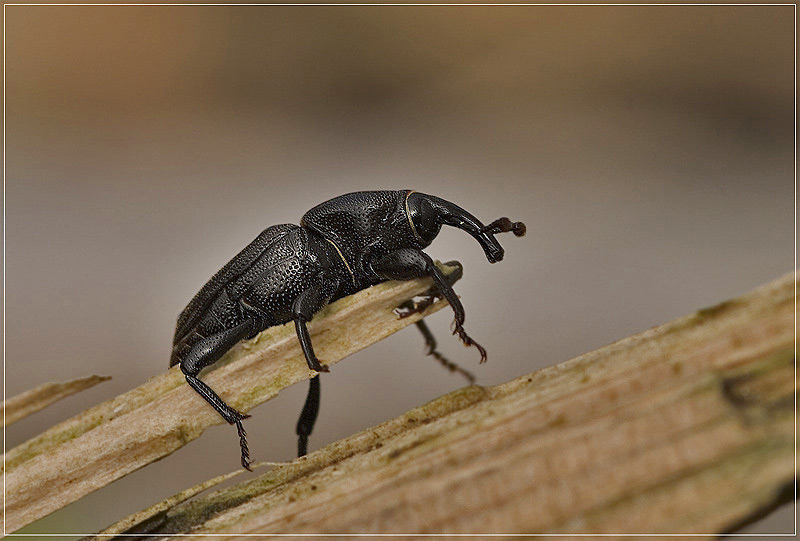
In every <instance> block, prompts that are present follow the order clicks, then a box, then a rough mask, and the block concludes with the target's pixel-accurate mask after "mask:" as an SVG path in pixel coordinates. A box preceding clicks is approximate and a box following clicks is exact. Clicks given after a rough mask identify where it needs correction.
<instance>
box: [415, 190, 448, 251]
mask: <svg viewBox="0 0 800 541" xmlns="http://www.w3.org/2000/svg"><path fill="white" fill-rule="evenodd" d="M407 203H408V218H409V219H410V220H411V224H412V226H413V229H414V232H415V234H416V236H417V237H418V239H417V240H419V241H420V242H421V243H422V244H423V246H427V245H428V244H430V243H431V242H433V239H435V238H436V235H438V234H439V230H441V228H442V223H441V221H440V220H439V214H440V213H439V212H438V211H437V210H436V208H435V207H434V206H433V204H432V203H431V202H430V201H428V199H427V198H426V197H425V194H421V193H418V192H414V193H412V194H411V195H409V196H408V200H407Z"/></svg>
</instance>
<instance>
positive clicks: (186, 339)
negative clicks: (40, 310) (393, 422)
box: [170, 190, 525, 469]
mask: <svg viewBox="0 0 800 541" xmlns="http://www.w3.org/2000/svg"><path fill="white" fill-rule="evenodd" d="M442 225H449V226H453V227H458V228H459V229H463V230H464V231H466V232H467V233H469V234H470V235H472V236H473V237H474V238H475V240H477V241H478V243H479V244H480V245H481V247H482V248H483V250H484V252H485V254H486V258H487V259H488V260H489V262H490V263H496V262H497V261H500V260H502V259H503V248H502V247H501V246H500V244H499V243H498V242H497V240H496V239H495V237H494V235H495V234H497V233H504V232H509V231H511V232H513V233H514V234H515V235H517V236H522V235H524V234H525V225H524V224H523V223H522V222H512V221H510V220H509V219H508V218H500V219H498V220H495V221H493V222H492V223H490V224H489V225H483V224H482V223H481V222H480V221H479V220H478V219H477V218H475V217H474V216H473V215H472V214H470V213H469V212H467V211H466V210H464V209H462V208H461V207H459V206H457V205H455V204H453V203H450V202H449V201H446V200H444V199H441V198H439V197H435V196H432V195H426V194H423V193H419V192H415V191H412V190H400V191H374V192H355V193H350V194H347V195H342V196H340V197H336V198H334V199H331V200H330V201H326V202H325V203H322V204H320V205H317V206H316V207H314V208H313V209H311V210H310V211H308V212H307V213H306V214H305V216H303V218H302V220H301V221H300V226H296V225H292V224H282V225H275V226H272V227H270V228H268V229H265V230H264V231H263V232H262V233H261V234H260V235H259V236H258V237H257V238H256V239H255V240H254V241H253V242H251V243H250V244H249V245H248V246H247V247H245V249H244V250H242V251H241V252H240V253H239V254H237V255H236V256H235V257H234V258H233V259H232V260H231V261H230V262H228V264H227V265H225V266H224V267H223V268H222V269H221V270H220V271H219V272H217V273H216V274H215V275H214V276H213V277H212V278H211V280H209V282H208V283H207V284H206V285H205V286H203V288H202V289H201V290H200V292H199V293H198V294H197V295H195V297H194V298H193V299H192V300H191V302H189V305H188V306H187V307H186V308H185V309H184V310H183V312H181V314H180V316H179V317H178V323H177V326H176V329H175V338H174V341H173V349H172V357H171V360H170V366H173V365H175V364H180V367H181V370H182V371H183V373H184V375H185V376H186V381H187V382H188V383H189V385H191V386H192V388H194V390H195V391H197V392H198V393H200V395H201V396H202V397H203V398H205V399H206V400H207V401H208V402H209V403H210V404H211V405H212V406H213V407H214V409H215V410H217V412H219V414H220V415H222V417H223V418H224V419H225V420H226V421H227V422H228V423H230V424H235V425H236V427H237V429H238V432H239V440H240V444H241V450H242V466H244V467H245V468H247V469H249V452H248V448H247V440H246V435H245V432H244V428H243V427H242V419H244V418H246V417H248V415H245V414H243V413H241V412H239V411H237V410H235V409H234V408H232V407H230V406H229V405H228V404H226V403H225V402H224V401H223V400H222V399H221V398H220V397H219V396H217V394H216V393H215V392H214V391H213V390H212V389H211V388H210V387H209V386H208V385H206V384H205V383H203V382H202V381H201V380H200V379H199V378H198V377H197V375H198V374H199V373H200V371H201V370H202V369H203V368H204V367H206V366H208V365H210V364H212V363H214V362H215V361H217V360H218V359H219V358H220V357H221V356H222V355H223V354H224V353H225V352H226V351H227V350H228V349H230V348H231V347H232V346H233V345H234V344H236V343H237V342H239V341H240V340H244V339H247V338H252V337H254V336H256V335H257V334H258V333H259V332H261V331H263V330H264V329H266V328H268V327H272V326H274V325H281V324H283V323H287V322H289V321H294V323H295V328H296V331H297V337H298V338H299V340H300V345H301V347H302V350H303V353H304V355H305V358H306V361H307V362H308V366H309V368H310V369H311V370H315V371H317V372H327V371H328V368H327V367H326V366H325V365H323V364H320V362H319V360H318V359H317V357H316V355H315V353H314V348H313V347H312V345H311V338H310V336H309V333H308V329H307V327H306V323H307V322H308V321H310V320H311V318H312V317H313V315H314V313H316V312H317V311H319V310H320V309H321V308H322V307H324V306H325V305H326V304H328V303H329V302H332V301H335V300H337V299H340V298H342V297H345V296H347V295H351V294H353V293H355V292H357V291H360V290H362V289H365V288H367V287H370V286H372V285H375V284H378V283H380V282H384V281H387V280H411V279H414V278H419V277H423V276H431V277H432V278H433V281H434V285H435V286H436V288H437V289H438V292H439V293H440V294H441V296H443V297H444V298H445V299H447V301H448V302H449V303H450V306H451V307H452V308H453V311H454V312H455V331H454V333H458V335H459V337H460V338H461V340H462V341H463V342H464V343H465V344H466V345H474V346H476V347H477V348H479V350H480V352H481V362H483V361H485V360H486V351H485V350H484V349H483V348H482V347H480V345H478V344H477V343H475V342H474V341H473V340H472V339H471V338H470V337H469V336H468V335H467V333H466V332H465V331H464V327H463V323H464V308H463V307H462V305H461V302H460V301H459V299H458V297H457V296H456V294H455V292H454V291H453V288H452V287H451V285H450V283H449V282H448V281H447V279H446V278H445V277H444V276H443V274H442V273H441V271H440V270H439V269H438V268H437V267H436V266H435V265H434V264H433V261H432V260H431V258H430V257H428V255H427V254H425V252H423V251H422V249H423V248H425V247H426V246H428V245H429V244H430V243H431V242H432V241H433V239H434V238H435V237H436V235H437V234H438V233H439V230H440V229H441V227H442ZM431 340H432V337H430V339H429V336H428V335H426V342H428V344H429V346H430V345H431ZM318 409H319V375H317V376H315V377H313V378H312V379H311V386H310V390H309V396H308V399H307V400H306V404H305V407H304V408H303V413H302V414H301V417H300V420H299V421H298V423H297V434H298V436H299V442H298V454H299V455H300V456H302V455H304V454H305V451H306V443H307V440H308V436H309V435H310V433H311V430H312V428H313V425H314V421H315V420H316V417H317V411H318Z"/></svg>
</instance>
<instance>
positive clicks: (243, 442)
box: [236, 415, 253, 471]
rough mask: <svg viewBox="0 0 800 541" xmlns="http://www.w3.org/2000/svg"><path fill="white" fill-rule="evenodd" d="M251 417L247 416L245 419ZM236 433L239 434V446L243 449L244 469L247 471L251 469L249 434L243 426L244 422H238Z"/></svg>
mask: <svg viewBox="0 0 800 541" xmlns="http://www.w3.org/2000/svg"><path fill="white" fill-rule="evenodd" d="M247 417H250V416H249V415H245V416H244V418H247ZM236 432H237V433H238V434H239V446H240V447H241V448H242V467H243V468H244V469H246V470H247V471H253V470H251V469H250V449H249V448H248V447H247V432H246V431H245V429H244V425H242V421H241V420H239V421H236Z"/></svg>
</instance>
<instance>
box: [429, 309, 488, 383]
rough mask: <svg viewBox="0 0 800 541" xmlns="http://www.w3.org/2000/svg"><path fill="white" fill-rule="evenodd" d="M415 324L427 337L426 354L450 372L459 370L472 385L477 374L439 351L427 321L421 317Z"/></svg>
mask: <svg viewBox="0 0 800 541" xmlns="http://www.w3.org/2000/svg"><path fill="white" fill-rule="evenodd" d="M415 324H416V326H417V328H418V329H419V332H421V333H422V337H423V338H424V339H425V348H426V351H425V354H426V355H430V356H431V357H433V358H434V359H436V360H437V361H439V364H441V365H442V366H444V367H445V368H447V369H448V370H449V371H450V372H457V373H459V374H461V375H462V376H464V377H465V378H466V379H467V381H468V382H469V384H470V385H474V384H475V376H474V375H473V374H472V372H470V371H469V370H465V369H463V368H461V367H460V366H458V365H457V364H456V363H454V362H452V361H451V360H450V359H448V358H447V357H445V356H444V355H442V354H441V353H439V351H438V350H437V349H436V338H435V337H434V336H433V333H432V332H431V330H430V328H429V327H428V325H427V324H426V323H425V320H424V319H420V320H419V321H417V322H416V323H415Z"/></svg>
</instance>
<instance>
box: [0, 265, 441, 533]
mask: <svg viewBox="0 0 800 541" xmlns="http://www.w3.org/2000/svg"><path fill="white" fill-rule="evenodd" d="M442 268H443V270H445V272H446V273H449V272H451V271H452V270H454V268H453V267H450V268H444V267H442ZM431 287H432V280H431V279H430V278H426V279H420V280H413V281H409V282H387V283H383V284H379V285H377V286H375V287H372V288H369V289H367V290H364V291H361V292H359V293H357V294H355V295H351V296H349V297H346V298H344V299H341V300H340V301H337V302H335V303H333V304H331V305H330V306H328V307H326V308H325V309H323V310H322V311H321V312H320V313H318V314H317V316H316V317H315V318H314V320H312V322H311V323H310V324H309V330H310V332H311V334H312V337H313V340H314V346H315V349H316V351H317V353H318V355H319V356H320V358H321V359H322V360H323V362H326V363H327V364H329V365H332V364H335V363H337V362H338V361H339V360H341V359H342V358H344V357H346V356H347V355H350V354H352V353H354V352H356V351H358V350H360V349H363V348H365V347H367V346H369V345H371V344H373V343H375V342H377V341H379V340H381V339H383V338H385V337H386V336H388V335H390V334H392V333H394V332H396V331H398V330H399V329H401V328H403V327H405V326H407V325H409V324H411V323H413V322H414V321H417V320H418V319H420V318H421V317H423V316H424V315H428V314H431V313H433V312H435V311H436V310H438V309H440V308H441V307H443V306H446V305H447V304H446V303H445V302H443V301H440V302H437V303H436V304H434V305H433V306H431V307H429V308H428V309H427V310H426V311H425V312H423V313H422V314H414V315H412V316H410V317H408V318H405V319H399V318H398V317H397V315H396V314H395V313H394V312H393V310H394V308H396V307H397V306H398V305H400V304H402V303H403V302H405V301H406V300H408V299H411V298H412V297H414V296H416V295H421V294H423V293H424V292H426V291H427V290H429V289H430V288H431ZM165 364H166V357H165ZM215 368H216V369H215V370H213V371H211V372H209V373H208V374H207V375H204V376H203V379H204V380H205V381H206V382H207V383H208V384H209V385H210V386H211V387H212V388H214V389H217V390H219V392H220V394H221V396H222V397H223V399H225V400H226V401H227V402H228V403H229V404H230V405H231V406H233V407H235V408H237V409H239V410H240V411H245V412H246V411H249V410H251V409H252V408H254V407H255V406H257V405H258V404H261V403H263V402H265V401H267V400H269V399H270V398H272V397H274V396H275V395H277V394H278V392H279V391H280V390H281V389H284V388H286V387H288V386H290V385H292V384H294V383H297V382H299V381H302V380H303V379H307V378H309V377H310V376H311V375H312V374H313V372H311V371H310V370H309V369H308V367H307V365H306V361H305V358H304V357H303V353H302V351H301V350H300V346H299V344H298V341H297V337H296V335H295V330H294V325H293V324H291V325H283V326H280V327H272V328H270V329H267V330H266V331H264V332H263V333H261V334H260V335H259V336H257V337H256V338H254V339H253V340H250V341H248V342H244V343H240V344H238V345H237V346H235V347H234V348H232V349H231V351H229V352H228V353H227V354H226V355H225V357H223V358H222V359H221V360H220V361H219V363H217V364H216V365H215ZM223 422H224V421H223V420H222V418H221V417H220V416H219V415H218V414H217V413H216V412H215V411H214V410H213V409H212V408H211V407H209V406H208V405H207V404H206V403H205V401H204V400H203V399H202V398H201V397H200V396H199V395H198V394H197V393H195V392H194V391H193V390H192V389H191V388H190V387H189V386H188V385H186V384H185V380H184V378H183V375H182V374H181V372H180V370H179V369H178V367H177V366H175V367H173V368H172V369H170V370H169V371H166V372H164V373H163V374H161V375H158V376H156V377H154V378H151V379H150V380H148V381H147V382H146V383H144V384H143V385H141V386H139V387H137V388H135V389H133V390H131V391H128V392H127V393H125V394H123V395H120V396H118V397H116V398H114V399H112V400H109V401H107V402H104V403H102V404H99V405H98V406H95V407H93V408H91V409H89V410H86V411H85V412H83V413H82V414H80V415H78V416H76V417H73V418H72V419H70V420H68V421H65V422H63V423H61V424H59V425H57V426H55V427H53V428H51V429H50V430H48V431H47V432H45V433H43V434H41V435H40V436H38V437H36V438H34V439H32V440H30V441H28V442H26V443H24V444H22V445H20V446H18V447H15V448H14V449H11V450H10V451H9V452H8V453H7V454H6V456H5V468H6V469H5V474H6V476H5V480H6V497H7V499H6V502H5V515H4V516H3V517H2V519H3V527H4V532H6V533H10V532H13V531H15V530H17V529H19V528H21V527H23V526H25V525H27V524H30V523H31V522H33V521H35V520H37V519H39V518H41V517H43V516H45V515H47V514H49V513H52V512H53V511H55V510H57V509H60V508H62V507H64V506H66V505H67V504H69V503H71V502H73V501H75V500H77V499H79V498H81V497H83V496H85V495H86V494H88V493H90V492H92V491H94V490H97V489H98V488H100V487H103V486H105V485H107V484H109V483H111V482H112V481H114V480H116V479H119V478H120V477H122V476H124V475H127V474H128V473H130V472H132V471H134V470H137V469H139V468H141V467H143V466H145V465H147V464H149V463H150V462H153V461H155V460H158V459H159V458H161V457H164V456H166V455H168V454H170V453H172V452H173V451H175V450H177V449H179V448H180V447H182V446H183V445H185V444H186V443H188V442H189V441H191V440H193V439H194V438H196V437H198V436H199V435H200V434H201V433H202V432H203V431H204V430H205V429H206V428H208V427H209V426H212V425H215V424H221V423H223ZM231 462H232V465H234V464H236V463H237V462H238V451H236V452H234V453H232V455H231Z"/></svg>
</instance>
